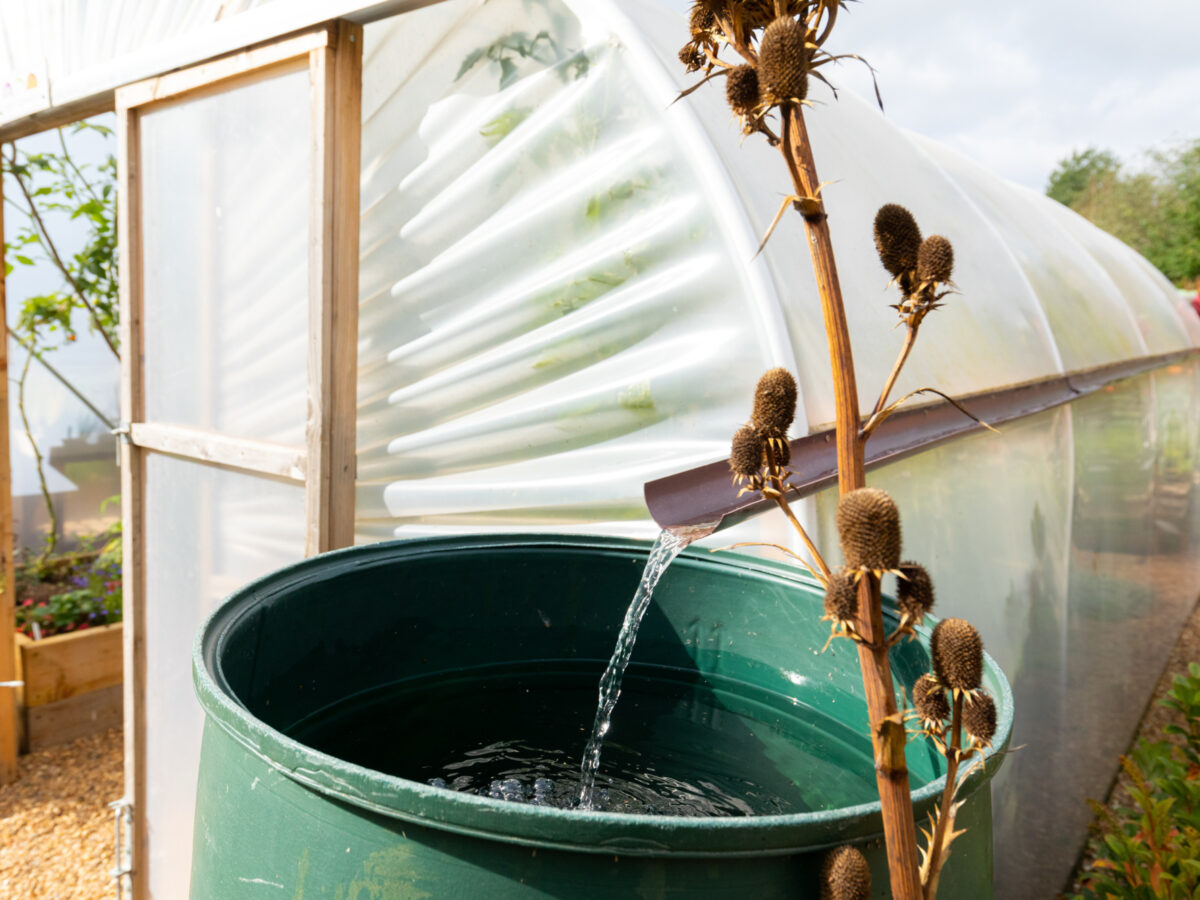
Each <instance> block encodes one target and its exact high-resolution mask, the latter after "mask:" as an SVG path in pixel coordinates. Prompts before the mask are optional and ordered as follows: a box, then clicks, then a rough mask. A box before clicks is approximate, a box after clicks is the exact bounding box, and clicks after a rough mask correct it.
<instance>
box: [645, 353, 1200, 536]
mask: <svg viewBox="0 0 1200 900" xmlns="http://www.w3.org/2000/svg"><path fill="white" fill-rule="evenodd" d="M1197 353H1200V349H1190V350H1180V351H1176V352H1173V353H1162V354H1158V355H1157V356H1145V357H1141V358H1139V359H1134V360H1126V361H1122V362H1118V363H1111V364H1109V365H1105V366H1098V367H1096V368H1094V369H1087V370H1084V371H1080V372H1074V373H1072V374H1070V375H1055V376H1051V377H1049V378H1042V379H1038V380H1036V381H1029V382H1025V383H1024V384H1018V385H1013V386H1011V387H1005V388H998V389H995V390H991V391H981V392H979V393H976V394H967V395H964V396H962V397H956V398H955V399H956V400H957V402H959V403H961V404H962V405H963V406H964V407H965V408H966V409H968V410H970V411H971V413H972V415H975V416H977V417H978V418H980V419H982V420H983V421H985V422H987V423H988V424H989V425H1000V424H1003V423H1005V422H1011V421H1013V420H1014V419H1021V418H1024V417H1025V416H1031V415H1034V414H1035V413H1039V412H1043V411H1045V410H1047V409H1053V408H1054V407H1056V406H1061V405H1062V404H1064V403H1070V402H1071V401H1072V400H1075V399H1077V398H1079V397H1083V396H1086V395H1088V394H1091V393H1094V392H1096V391H1098V390H1100V389H1101V388H1103V387H1105V386H1106V385H1109V384H1111V383H1113V382H1115V381H1120V380H1121V379H1123V378H1129V377H1131V376H1133V375H1139V374H1142V373H1144V372H1149V371H1153V370H1154V369H1160V368H1162V367H1164V366H1168V365H1171V364H1173V363H1180V362H1184V361H1186V360H1188V359H1190V358H1191V357H1193V356H1194V355H1196V354H1197ZM982 427H983V426H981V425H980V424H978V423H977V422H975V421H973V420H971V419H970V418H968V417H967V416H965V415H963V414H962V412H960V411H959V410H957V409H955V408H954V406H953V405H951V404H950V403H948V402H947V401H945V400H939V401H936V402H934V403H928V404H922V405H921V406H913V407H909V408H907V409H903V410H901V411H899V412H897V413H895V414H893V415H892V416H891V417H890V418H889V419H887V420H886V421H885V422H884V423H883V424H882V425H880V426H879V427H878V428H877V429H876V430H875V433H874V434H873V435H872V436H871V440H870V441H869V442H868V444H867V454H866V464H867V468H868V469H873V468H876V467H877V466H881V465H884V464H885V463H891V462H896V461H897V460H900V459H903V458H904V457H906V456H911V455H913V454H914V453H920V452H922V451H924V450H928V449H929V448H931V447H936V446H937V445H938V444H942V443H945V442H946V441H948V440H951V439H952V438H957V437H961V436H962V435H964V434H969V433H971V432H973V431H980V430H982ZM791 444H792V458H791V464H790V467H791V469H792V470H793V471H794V472H795V473H796V474H795V475H793V476H792V477H791V479H790V484H791V485H792V486H793V487H794V488H795V493H796V496H800V497H805V496H808V495H809V494H813V493H815V492H817V491H819V490H821V489H822V488H826V487H829V486H830V485H833V484H835V483H836V482H837V451H836V448H835V446H834V434H833V429H832V428H826V429H823V430H821V431H816V432H813V433H812V434H809V435H807V436H805V437H802V438H798V439H797V440H794V441H792V442H791ZM644 494H645V498H646V506H647V507H648V508H649V510H650V515H651V516H652V517H653V518H654V521H655V522H657V523H658V524H659V526H661V527H662V528H664V529H667V530H669V531H676V530H680V529H688V530H695V529H700V530H702V531H704V532H712V531H717V530H718V529H721V528H726V527H728V526H730V525H734V524H736V523H738V522H741V521H743V520H745V519H748V518H750V517H751V516H754V515H757V514H758V513H760V512H763V511H765V510H766V509H767V508H768V507H772V506H774V503H773V501H770V500H763V499H762V498H761V497H760V496H758V495H756V494H750V493H747V494H745V495H743V496H741V497H739V496H738V487H737V486H736V485H734V484H733V483H732V482H731V480H730V477H729V461H728V460H725V459H722V460H718V461H716V462H712V463H708V464H707V465H703V466H699V467H698V468H695V469H689V470H687V471H686V472H679V473H677V474H675V475H668V476H667V477H665V478H659V479H656V480H655V481H648V482H646V484H645V487H644Z"/></svg>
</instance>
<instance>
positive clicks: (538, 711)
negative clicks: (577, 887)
mask: <svg viewBox="0 0 1200 900" xmlns="http://www.w3.org/2000/svg"><path fill="white" fill-rule="evenodd" d="M600 672H601V669H600V668H598V667H597V664H596V663H594V662H591V663H586V664H585V663H574V662H571V661H554V662H550V661H548V662H545V663H542V664H537V665H534V664H525V665H524V666H521V667H511V666H510V667H503V668H499V667H498V668H496V669H493V670H475V671H472V672H470V673H459V674H456V675H453V676H446V675H443V676H441V677H438V678H431V679H428V680H424V679H423V680H421V681H417V682H403V683H401V684H399V685H393V686H390V687H388V688H384V689H379V690H375V691H371V692H369V693H367V694H362V695H359V696H358V697H356V698H354V699H353V700H352V701H349V702H346V703H343V704H341V705H339V706H338V707H336V708H334V709H331V710H327V711H325V712H324V713H323V714H321V715H320V716H318V717H314V718H310V719H309V720H307V721H306V722H304V723H301V725H299V726H297V727H296V728H294V729H292V730H291V734H292V736H293V737H295V738H297V739H298V740H301V741H303V742H304V743H306V744H308V745H309V746H312V747H314V748H316V749H318V750H321V751H324V752H326V753H329V754H331V755H334V756H337V757H340V758H342V759H345V760H347V761H349V762H353V763H357V764H359V765H363V766H366V767H369V768H373V769H376V770H378V771H381V772H386V773H388V774H392V775H398V776H401V777H403V778H407V779H410V780H413V781H418V782H421V783H424V784H432V785H435V786H437V787H444V788H446V789H448V790H455V791H461V792H466V793H473V794H479V795H483V796H490V797H495V798H498V799H504V800H510V801H513V802H519V803H532V804H539V805H549V806H555V807H561V808H575V806H576V805H577V801H578V796H579V787H580V768H579V760H580V758H581V755H582V752H583V748H584V746H585V744H586V743H587V741H588V737H589V735H590V733H591V730H592V728H591V726H592V724H593V719H594V717H595V712H596V684H597V680H598V678H599V676H600ZM874 790H875V788H874V778H873V770H872V766H871V759H870V746H869V742H868V741H867V740H866V738H865V736H863V735H857V734H855V733H853V732H851V731H848V730H847V729H846V728H845V727H844V726H842V725H840V724H839V723H837V722H834V721H832V720H830V719H827V718H825V717H823V716H820V715H819V714H817V713H815V712H813V711H812V710H809V709H807V708H804V707H797V706H795V705H794V704H793V703H792V702H791V701H790V700H789V699H788V698H785V697H781V696H779V695H775V694H772V693H770V692H766V691H761V690H757V689H754V688H752V687H751V686H749V685H745V684H743V683H741V682H726V681H723V680H721V679H719V678H716V677H714V676H708V677H707V678H705V677H702V676H700V675H698V674H697V673H696V672H690V671H683V670H676V669H666V668H661V667H653V666H639V665H638V663H637V662H636V661H635V662H634V663H633V664H632V665H631V666H630V668H629V670H628V672H627V673H626V677H625V684H624V688H623V690H622V696H621V703H620V708H619V711H618V715H617V718H616V719H615V720H614V724H613V726H612V729H611V731H609V733H608V736H607V738H606V740H605V743H604V758H603V764H602V766H601V767H600V770H599V775H598V777H597V781H596V790H595V795H594V797H593V808H594V809H597V810H604V811H610V812H625V813H648V814H658V815H674V816H747V815H767V814H776V813H794V812H804V811H807V810H812V809H827V808H833V807H836V806H843V805H848V804H854V803H863V802H869V801H870V800H872V799H873V797H874Z"/></svg>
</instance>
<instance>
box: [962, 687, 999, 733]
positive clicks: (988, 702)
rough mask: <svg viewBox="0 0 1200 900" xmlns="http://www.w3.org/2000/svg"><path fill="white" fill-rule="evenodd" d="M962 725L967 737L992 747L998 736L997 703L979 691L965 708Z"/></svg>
mask: <svg viewBox="0 0 1200 900" xmlns="http://www.w3.org/2000/svg"><path fill="white" fill-rule="evenodd" d="M962 724H963V729H964V730H965V731H966V732H967V737H969V738H970V739H971V740H972V741H974V742H975V743H977V744H984V745H986V746H989V747H990V746H991V744H992V738H994V737H995V736H996V702H995V701H994V700H992V698H991V697H989V696H988V695H987V694H985V693H983V692H982V691H978V692H977V693H975V694H974V695H973V696H972V697H971V698H970V699H969V700H968V701H967V702H966V704H965V705H964V706H963V711H962Z"/></svg>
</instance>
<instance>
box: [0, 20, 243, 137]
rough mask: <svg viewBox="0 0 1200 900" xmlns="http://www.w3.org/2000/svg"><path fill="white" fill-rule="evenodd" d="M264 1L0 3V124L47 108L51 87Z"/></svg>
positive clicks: (51, 91) (51, 92)
mask: <svg viewBox="0 0 1200 900" xmlns="http://www.w3.org/2000/svg"><path fill="white" fill-rule="evenodd" d="M264 2H267V0H105V2H103V3H97V2H89V0H38V2H36V3H28V2H25V0H0V118H8V117H9V116H11V115H15V114H17V113H19V112H22V111H25V110H30V111H32V110H34V109H37V108H39V107H41V106H45V105H46V104H47V103H48V101H49V98H50V96H51V95H52V94H53V93H54V91H53V90H52V89H51V85H52V84H53V83H54V82H57V81H63V80H69V79H71V78H72V77H73V76H81V75H82V73H84V72H85V71H87V70H88V69H92V68H96V67H99V66H102V65H103V64H104V63H106V62H108V61H109V60H113V59H116V58H118V57H121V56H125V55H128V54H132V53H135V52H136V51H138V50H140V49H142V48H145V47H150V46H153V45H154V44H157V43H160V42H161V41H164V40H167V39H169V38H172V37H175V36H176V35H182V34H185V33H187V32H191V31H195V30H196V29H198V28H201V27H203V26H205V25H208V24H211V23H213V22H216V21H217V20H218V19H225V18H228V17H229V16H231V15H233V14H234V13H238V12H243V11H245V10H246V9H250V8H251V7H254V6H260V5H262V4H263V3H264ZM59 93H61V91H60V92H59Z"/></svg>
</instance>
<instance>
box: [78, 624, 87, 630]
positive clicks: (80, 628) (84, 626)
mask: <svg viewBox="0 0 1200 900" xmlns="http://www.w3.org/2000/svg"><path fill="white" fill-rule="evenodd" d="M87 627H88V623H87V622H84V623H83V624H82V625H80V626H79V630H80V631H83V629H85V628H87Z"/></svg>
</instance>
